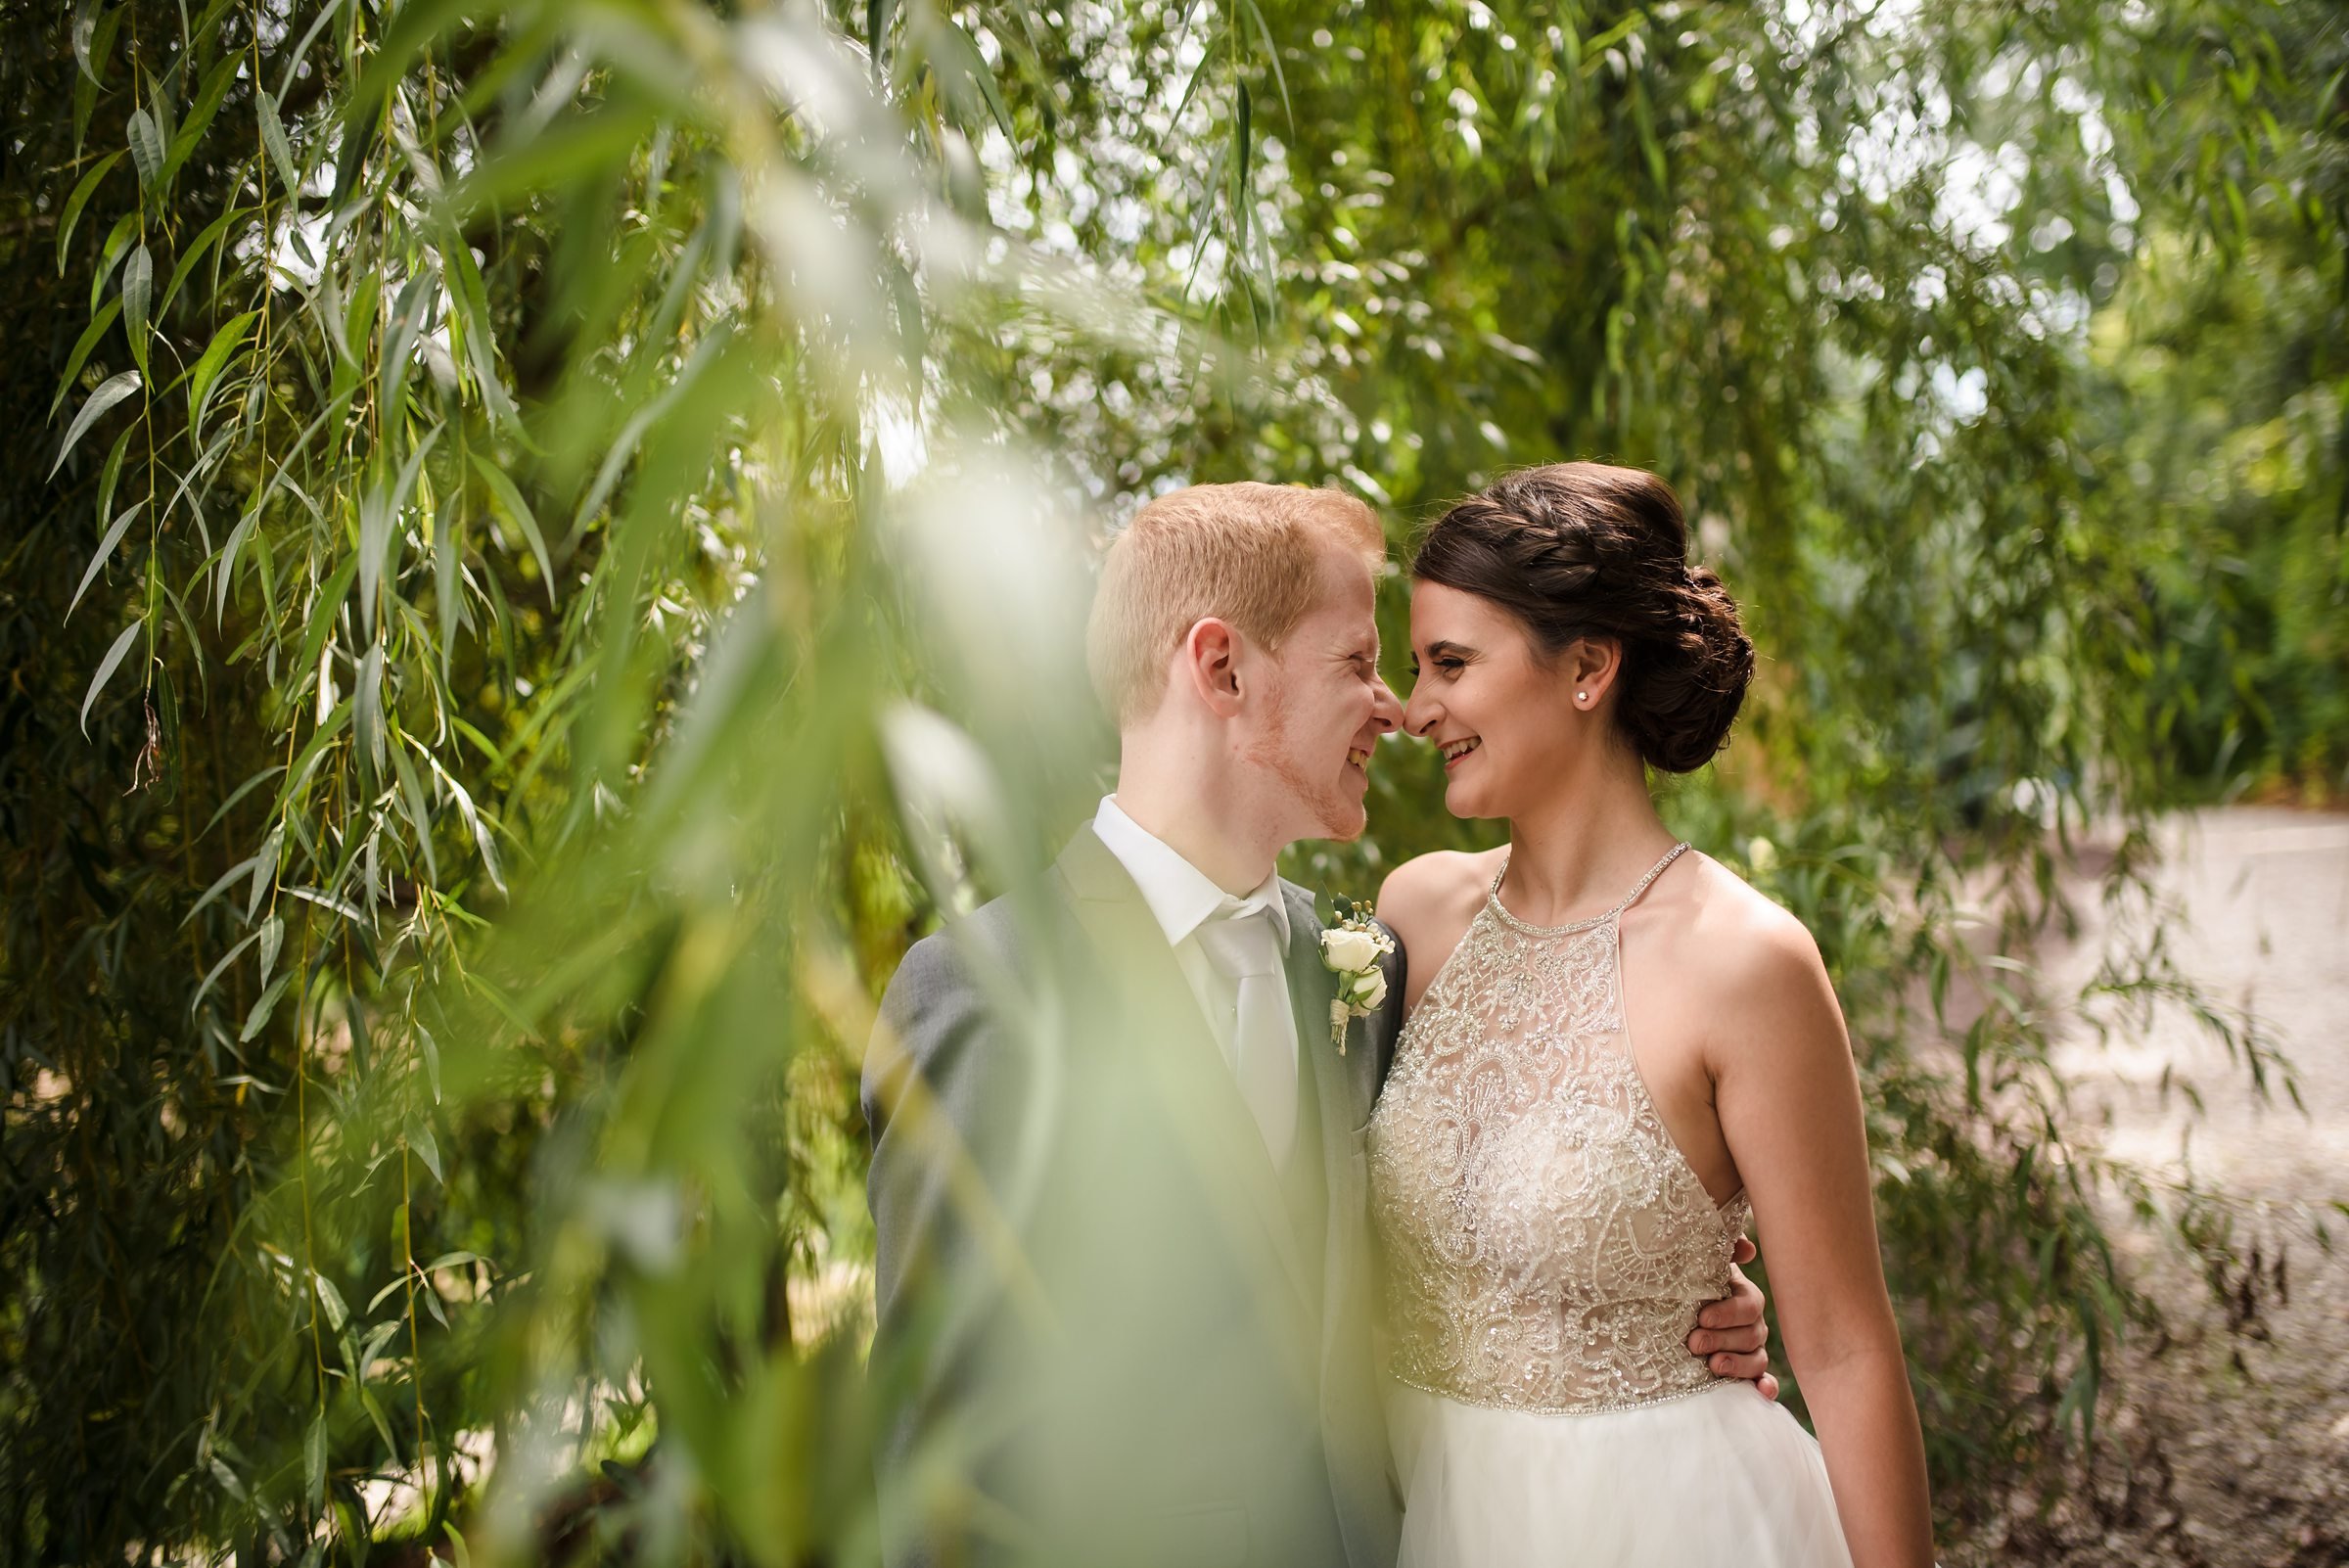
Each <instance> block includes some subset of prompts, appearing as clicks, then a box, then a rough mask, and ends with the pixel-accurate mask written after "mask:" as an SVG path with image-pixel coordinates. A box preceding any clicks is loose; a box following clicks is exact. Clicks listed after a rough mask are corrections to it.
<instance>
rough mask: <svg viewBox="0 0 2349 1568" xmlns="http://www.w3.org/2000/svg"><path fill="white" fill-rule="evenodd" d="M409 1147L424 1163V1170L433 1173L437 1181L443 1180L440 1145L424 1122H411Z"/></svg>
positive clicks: (409, 1125) (409, 1126)
mask: <svg viewBox="0 0 2349 1568" xmlns="http://www.w3.org/2000/svg"><path fill="white" fill-rule="evenodd" d="M408 1147H409V1148H411V1149H414V1150H415V1151H416V1157H417V1158H418V1159H420V1160H422V1161H423V1162H424V1168H425V1169H426V1170H428V1171H430V1172H432V1173H433V1179H434V1180H435V1181H439V1180H442V1179H443V1178H442V1176H441V1175H440V1145H439V1143H438V1141H437V1140H436V1139H435V1138H434V1137H433V1130H432V1129H431V1128H429V1127H426V1126H425V1125H424V1124H423V1123H422V1122H410V1123H409V1124H408Z"/></svg>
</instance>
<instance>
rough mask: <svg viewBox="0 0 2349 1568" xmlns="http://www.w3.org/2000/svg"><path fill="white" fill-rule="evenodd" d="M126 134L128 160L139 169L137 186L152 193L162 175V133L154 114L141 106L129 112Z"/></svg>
mask: <svg viewBox="0 0 2349 1568" xmlns="http://www.w3.org/2000/svg"><path fill="white" fill-rule="evenodd" d="M126 134H127V136H128V139H129V142H130V161H131V163H132V165H133V166H134V167H136V168H137V169H138V171H139V188H140V189H141V190H144V191H146V192H148V193H150V194H153V193H154V191H155V186H156V182H157V181H159V180H161V178H162V176H163V133H162V131H161V129H159V128H158V127H157V125H156V123H155V116H154V115H150V114H148V113H147V111H146V110H145V109H143V108H141V109H134V110H132V111H131V112H130V125H129V128H128V131H127V132H126Z"/></svg>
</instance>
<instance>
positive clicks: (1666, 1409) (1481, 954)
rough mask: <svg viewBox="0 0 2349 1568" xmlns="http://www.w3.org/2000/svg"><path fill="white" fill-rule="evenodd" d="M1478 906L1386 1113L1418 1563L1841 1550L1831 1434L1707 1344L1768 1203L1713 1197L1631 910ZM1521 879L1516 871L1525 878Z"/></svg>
mask: <svg viewBox="0 0 2349 1568" xmlns="http://www.w3.org/2000/svg"><path fill="white" fill-rule="evenodd" d="M1686 848H1687V846H1686V845H1684V844H1683V845H1680V846H1678V847H1677V848H1675V849H1674V850H1673V852H1672V853H1670V854H1667V855H1666V856H1665V857H1664V858H1663V859H1662V860H1661V861H1659V862H1658V863H1657V864H1656V866H1655V867H1654V868H1653V869H1651V870H1650V871H1649V872H1648V874H1647V875H1646V876H1645V877H1643V878H1642V879H1641V880H1640V882H1639V885H1638V886H1637V887H1636V888H1635V889H1633V890H1632V893H1631V895H1630V897H1628V898H1626V899H1624V900H1623V901H1622V902H1621V903H1619V904H1617V905H1616V906H1615V907H1614V908H1613V909H1610V910H1608V911H1607V912H1606V913H1605V914H1603V915H1600V916H1598V917H1596V918H1595V919H1590V920H1582V921H1577V922H1575V923H1573V924H1571V925H1565V926H1551V927H1542V926H1532V925H1528V924H1526V923H1525V922H1523V921H1521V920H1519V919H1517V918H1516V917H1515V916H1514V915H1511V914H1510V913H1509V912H1508V910H1506V909H1504V908H1503V907H1501V903H1500V897H1499V887H1500V881H1499V879H1498V878H1495V880H1494V884H1493V889H1492V891H1491V892H1490V893H1489V894H1488V896H1487V898H1486V899H1485V905H1484V908H1483V909H1482V910H1480V911H1479V912H1478V914H1477V916H1476V918H1475V920H1474V921H1473V922H1472V923H1471V924H1470V926H1469V928H1468V932H1467V935H1466V936H1464V937H1462V938H1461V940H1460V944H1459V946H1458V947H1457V948H1455V949H1454V950H1453V952H1452V954H1451V957H1450V958H1449V959H1447V960H1446V961H1445V963H1444V966H1443V968H1442V969H1441V970H1440V971H1439V972H1438V974H1437V975H1436V978H1435V980H1434V982H1433V983H1432V984H1431V985H1430V986H1429V987H1428V989H1427V992H1426V994H1425V995H1424V996H1423V997H1422V998H1421V1000H1420V1002H1419V1006H1418V1009H1417V1010H1416V1011H1415V1012H1414V1013H1412V1015H1411V1017H1410V1020H1409V1022H1407V1023H1406V1024H1405V1026H1404V1030H1403V1035H1402V1038H1401V1041H1400V1043H1399V1044H1398V1046H1397V1054H1396V1060H1395V1066H1394V1070H1393V1072H1392V1074H1391V1075H1390V1076H1389V1078H1388V1080H1387V1084H1386V1087H1385V1089H1384V1090H1383V1092H1382V1093H1381V1094H1380V1097H1379V1100H1378V1106H1377V1110H1376V1112H1375V1113H1374V1114H1373V1115H1372V1117H1371V1119H1370V1127H1369V1130H1368V1155H1369V1170H1370V1183H1371V1207H1372V1216H1373V1219H1374V1222H1375V1223H1376V1225H1377V1228H1378V1231H1379V1235H1380V1239H1381V1241H1382V1242H1383V1244H1384V1247H1385V1254H1386V1266H1387V1274H1388V1278H1387V1314H1386V1324H1385V1331H1386V1335H1387V1339H1388V1347H1389V1352H1390V1359H1391V1362H1390V1369H1391V1373H1392V1378H1393V1381H1392V1384H1391V1386H1390V1416H1391V1420H1390V1431H1391V1434H1392V1441H1393V1444H1394V1453H1395V1464H1396V1474H1397V1477H1398V1478H1399V1480H1400V1481H1401V1483H1402V1487H1403V1497H1404V1522H1403V1553H1402V1560H1401V1564H1400V1568H1514V1565H1518V1564H1523V1565H1526V1568H1535V1565H1541V1568H1614V1565H1621V1568H1698V1565H1704V1568H1712V1565H1715V1564H1736V1565H1738V1568H1797V1565H1800V1568H1848V1565H1849V1564H1850V1562H1851V1556H1850V1553H1849V1551H1848V1550H1847V1549H1846V1547H1845V1545H1844V1541H1843V1532H1842V1529H1841V1526H1840V1525H1839V1524H1838V1522H1837V1519H1836V1513H1835V1499H1834V1498H1833V1497H1832V1495H1831V1494H1830V1493H1829V1491H1828V1487H1827V1473H1826V1466H1825V1464H1824V1462H1823V1461H1822V1460H1821V1458H1820V1455H1819V1445H1818V1444H1817V1443H1816V1442H1815V1441H1813V1439H1812V1438H1811V1436H1810V1434H1808V1433H1807V1432H1805V1431H1804V1430H1803V1429H1802V1426H1801V1425H1800V1423H1798V1422H1797V1421H1796V1420H1795V1419H1794V1417H1793V1416H1792V1415H1790V1414H1788V1413H1787V1412H1786V1411H1785V1410H1784V1409H1782V1408H1780V1407H1778V1406H1776V1405H1774V1404H1773V1403H1772V1402H1770V1401H1769V1400H1766V1399H1764V1398H1763V1397H1762V1395H1761V1394H1760V1393H1759V1392H1757V1391H1756V1390H1755V1388H1754V1387H1753V1385H1751V1384H1750V1383H1745V1382H1741V1381H1736V1380H1732V1379H1726V1378H1720V1377H1716V1376H1715V1375H1714V1374H1713V1373H1712V1372H1711V1371H1710V1370H1709V1369H1708V1368H1707V1366H1706V1364H1705V1362H1704V1361H1703V1360H1699V1359H1698V1358H1696V1357H1693V1356H1691V1355H1690V1354H1689V1353H1688V1348H1687V1345H1686V1343H1685V1340H1686V1336H1687V1334H1688V1333H1689V1331H1690V1330H1691V1329H1692V1328H1693V1327H1694V1326H1695V1322H1696V1313H1697V1309H1698V1308H1699V1307H1701V1306H1702V1305H1703V1304H1704V1303H1706V1302H1708V1301H1713V1300H1716V1299H1718V1298H1720V1297H1722V1296H1724V1295H1726V1294H1727V1291H1728V1284H1729V1252H1730V1248H1731V1247H1732V1246H1733V1245H1734V1244H1735V1242H1736V1239H1737V1237H1738V1236H1739V1235H1740V1234H1742V1233H1743V1231H1744V1229H1745V1227H1746V1222H1747V1221H1748V1219H1749V1217H1750V1213H1751V1211H1750V1209H1749V1207H1748V1205H1747V1203H1746V1200H1745V1196H1744V1194H1743V1193H1739V1194H1738V1195H1736V1196H1735V1197H1732V1198H1730V1199H1729V1201H1728V1202H1727V1203H1725V1204H1722V1205H1719V1206H1718V1207H1717V1206H1716V1205H1715V1204H1714V1202H1713V1201H1712V1199H1711V1197H1710V1196H1709V1195H1708V1194H1707V1193H1706V1191H1705V1188H1704V1185H1703V1183H1701V1182H1700V1181H1699V1180H1698V1179H1697V1176H1696V1173H1695V1172H1694V1171H1693V1170H1691V1169H1690V1168H1689V1165H1688V1162H1687V1161H1686V1160H1685V1159H1684V1158H1682V1157H1681V1152H1680V1150H1679V1148H1678V1147H1677V1146H1676V1145H1675V1144H1674V1143H1673V1141H1672V1139H1671V1137H1670V1135H1669V1134H1668V1133H1667V1132H1666V1130H1665V1128H1664V1124H1663V1121H1662V1119H1661V1118H1660V1117H1659V1116H1658V1115H1657V1113H1656V1108H1655V1105H1654V1102H1653V1101H1651V1100H1650V1099H1649V1097H1648V1093H1647V1088H1646V1085H1645V1084H1643V1083H1642V1082H1641V1080H1640V1077H1639V1073H1638V1069H1637V1067H1636V1065H1635V1061H1634V1059H1633V1056H1632V1051H1631V1041H1630V1038H1629V1037H1628V1036H1627V1034H1626V1033H1625V1027H1624V1010H1623V986H1622V965H1623V958H1622V948H1621V943H1620V939H1619V935H1618V923H1619V921H1620V919H1621V916H1622V914H1623V912H1624V911H1625V910H1626V909H1628V908H1630V907H1631V906H1632V904H1633V903H1634V902H1635V901H1636V900H1637V899H1638V898H1639V896H1640V895H1641V894H1642V893H1644V892H1646V891H1647V887H1648V884H1650V883H1652V882H1653V881H1654V880H1655V879H1656V878H1657V877H1658V876H1659V875H1661V874H1662V873H1663V871H1664V868H1665V867H1666V866H1668V865H1670V864H1671V863H1672V861H1673V860H1674V859H1675V858H1676V857H1677V856H1678V855H1679V854H1680V853H1681V851H1683V850H1685V849H1686ZM1504 872H1505V868H1504Z"/></svg>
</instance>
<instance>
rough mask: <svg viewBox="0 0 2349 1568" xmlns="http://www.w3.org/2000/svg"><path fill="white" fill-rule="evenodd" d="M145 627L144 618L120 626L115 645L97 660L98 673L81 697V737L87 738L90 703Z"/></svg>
mask: <svg viewBox="0 0 2349 1568" xmlns="http://www.w3.org/2000/svg"><path fill="white" fill-rule="evenodd" d="M146 627H147V623H146V622H145V621H144V620H140V621H134V622H132V623H130V624H129V625H127V626H124V627H123V628H122V635H120V636H119V637H116V638H115V645H114V646H113V647H112V648H109V649H108V650H107V651H106V657H105V658H104V659H101V660H99V661H98V673H96V674H95V675H92V676H91V677H90V689H89V690H88V691H86V692H84V693H83V694H82V698H81V733H82V738H83V739H85V740H86V739H88V738H89V733H90V705H91V704H92V703H95V702H96V701H97V700H98V694H99V693H100V692H102V691H104V690H106V683H107V681H108V679H109V678H111V677H112V676H113V674H114V672H115V667H117V666H118V665H120V664H121V663H122V656H123V655H124V654H126V653H128V652H130V645H131V644H132V643H133V642H134V641H136V640H137V639H138V635H139V633H140V632H141V631H143V630H145V629H146Z"/></svg>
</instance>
